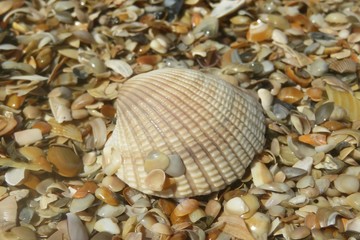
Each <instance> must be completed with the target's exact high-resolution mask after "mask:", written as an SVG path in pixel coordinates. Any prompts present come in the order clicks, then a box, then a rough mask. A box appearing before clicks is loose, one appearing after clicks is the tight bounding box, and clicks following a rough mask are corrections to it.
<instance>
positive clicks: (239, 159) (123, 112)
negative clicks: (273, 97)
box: [103, 68, 265, 197]
mask: <svg viewBox="0 0 360 240" xmlns="http://www.w3.org/2000/svg"><path fill="white" fill-rule="evenodd" d="M116 104H117V123H116V126H115V129H114V131H113V133H112V135H111V137H110V138H109V140H108V141H107V143H106V145H105V147H104V152H103V157H104V159H103V168H104V171H105V173H106V174H108V175H111V174H113V173H116V175H117V176H118V177H119V178H120V179H121V180H123V181H124V182H125V183H127V184H128V185H129V186H131V187H133V188H135V189H138V190H140V191H142V192H144V193H147V194H152V195H157V196H161V197H188V196H194V195H204V194H208V193H210V192H213V191H217V190H220V189H223V188H224V187H226V186H227V185H228V184H230V183H232V182H234V181H235V180H236V179H238V178H241V177H242V175H243V174H244V172H245V169H246V167H247V166H248V165H249V164H250V162H251V160H252V159H253V158H254V156H255V154H257V153H259V152H261V151H262V149H263V145H264V142H265V136H264V133H265V125H264V116H263V113H262V110H261V106H260V104H259V103H258V102H257V100H256V99H255V98H254V97H253V96H252V95H250V94H249V93H248V92H247V91H246V90H243V89H240V88H236V87H233V86H232V85H230V84H228V83H226V82H225V81H223V80H221V79H218V78H216V77H215V76H211V75H208V74H204V73H202V72H200V71H194V70H189V69H171V68H165V69H160V70H155V71H152V72H149V73H144V74H139V75H137V76H135V77H133V78H131V79H129V80H128V81H127V82H125V84H124V85H123V86H122V87H121V88H120V89H119V98H118V100H117V103H116ZM154 150H157V151H160V152H163V153H165V154H168V155H170V154H178V155H179V157H180V159H182V161H183V162H184V166H185V168H186V169H185V173H184V174H183V175H181V176H177V177H175V178H174V179H175V181H176V184H175V185H174V186H173V187H171V188H169V189H165V190H163V191H157V192H154V191H151V190H150V189H148V188H147V184H146V183H145V179H146V176H147V172H146V171H145V168H144V161H145V160H146V158H147V155H148V154H149V153H150V152H151V151H154ZM165 172H166V170H165Z"/></svg>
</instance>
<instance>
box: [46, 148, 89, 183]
mask: <svg viewBox="0 0 360 240" xmlns="http://www.w3.org/2000/svg"><path fill="white" fill-rule="evenodd" d="M47 160H48V161H49V162H51V163H52V164H54V166H55V168H56V172H57V173H58V174H59V175H61V176H64V177H74V176H76V175H77V174H78V173H79V172H80V171H81V169H82V166H83V165H82V161H81V159H80V157H79V156H78V155H76V153H75V152H74V151H73V150H72V149H71V148H68V147H63V146H53V147H50V148H49V151H48V153H47Z"/></svg>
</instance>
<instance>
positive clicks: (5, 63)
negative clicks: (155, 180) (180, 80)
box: [0, 0, 360, 240]
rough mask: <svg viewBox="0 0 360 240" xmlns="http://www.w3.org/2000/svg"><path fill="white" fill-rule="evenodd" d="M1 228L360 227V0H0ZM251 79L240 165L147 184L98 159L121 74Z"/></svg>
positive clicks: (314, 234) (343, 234) (25, 233)
mask: <svg viewBox="0 0 360 240" xmlns="http://www.w3.org/2000/svg"><path fill="white" fill-rule="evenodd" d="M0 30H1V31H0V68H1V69H0V79H1V80H0V101H1V102H0V137H1V145H0V182H1V186H0V238H1V239H28V240H33V239H51V240H54V239H77V240H81V239H92V240H99V239H105V240H107V239H172V240H175V239H176V240H178V239H196V240H197V239H199V240H202V239H359V237H360V193H359V176H360V166H359V161H360V148H359V141H360V131H359V128H360V102H359V100H358V97H360V94H359V81H358V80H359V74H360V69H359V60H360V58H359V53H360V4H359V2H357V1H341V0H339V1H330V0H310V1H297V0H294V1H280V0H278V1H276V0H273V1H272V0H268V1H264V0H260V1H253V2H252V1H251V0H233V1H231V0H222V1H210V0H207V1H206V0H185V1H171V0H164V1H162V0H149V1H136V0H128V1H123V0H105V1H92V0H89V1H86V0H81V1H56V0H52V1H42V0H33V1H24V0H14V1H9V0H8V1H1V2H0ZM163 67H182V68H193V69H202V70H203V71H206V72H210V73H212V74H215V75H219V76H221V77H222V78H223V79H225V80H226V81H229V82H230V83H231V84H234V85H236V86H240V87H244V88H248V89H251V90H252V91H253V92H254V94H255V95H257V96H258V99H259V102H260V103H261V104H262V107H263V109H264V113H265V115H266V126H267V133H266V135H267V142H266V146H265V150H264V151H263V153H262V154H261V155H259V156H257V157H256V158H255V160H254V162H253V163H252V164H251V166H250V167H249V169H248V171H247V174H246V175H245V176H244V177H243V179H242V180H241V181H238V182H236V183H234V184H233V185H232V186H230V187H229V188H227V189H225V190H223V191H221V192H218V193H214V194H211V195H208V196H203V197H194V198H189V199H159V198H155V197H152V196H147V195H144V194H142V193H140V192H138V191H136V190H134V189H131V188H129V187H127V186H126V184H124V183H123V182H122V181H121V180H119V179H117V178H116V177H115V176H105V175H104V174H103V173H102V171H101V161H102V152H101V150H102V148H103V146H104V143H105V142H106V139H107V138H108V137H109V136H110V134H111V132H112V129H113V128H114V123H115V119H116V111H115V108H114V100H115V99H116V97H117V91H118V89H119V88H121V85H122V84H123V83H124V82H125V81H126V79H128V78H129V77H131V76H133V75H136V74H139V73H142V72H147V71H150V70H152V69H157V68H163Z"/></svg>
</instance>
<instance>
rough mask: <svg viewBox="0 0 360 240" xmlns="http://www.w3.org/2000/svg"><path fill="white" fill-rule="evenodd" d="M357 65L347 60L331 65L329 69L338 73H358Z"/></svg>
mask: <svg viewBox="0 0 360 240" xmlns="http://www.w3.org/2000/svg"><path fill="white" fill-rule="evenodd" d="M356 65H357V64H356V62H354V61H353V60H351V59H350V58H347V59H343V60H339V61H334V62H332V63H330V65H329V68H330V69H331V70H333V71H335V72H338V73H354V72H355V71H356Z"/></svg>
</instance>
